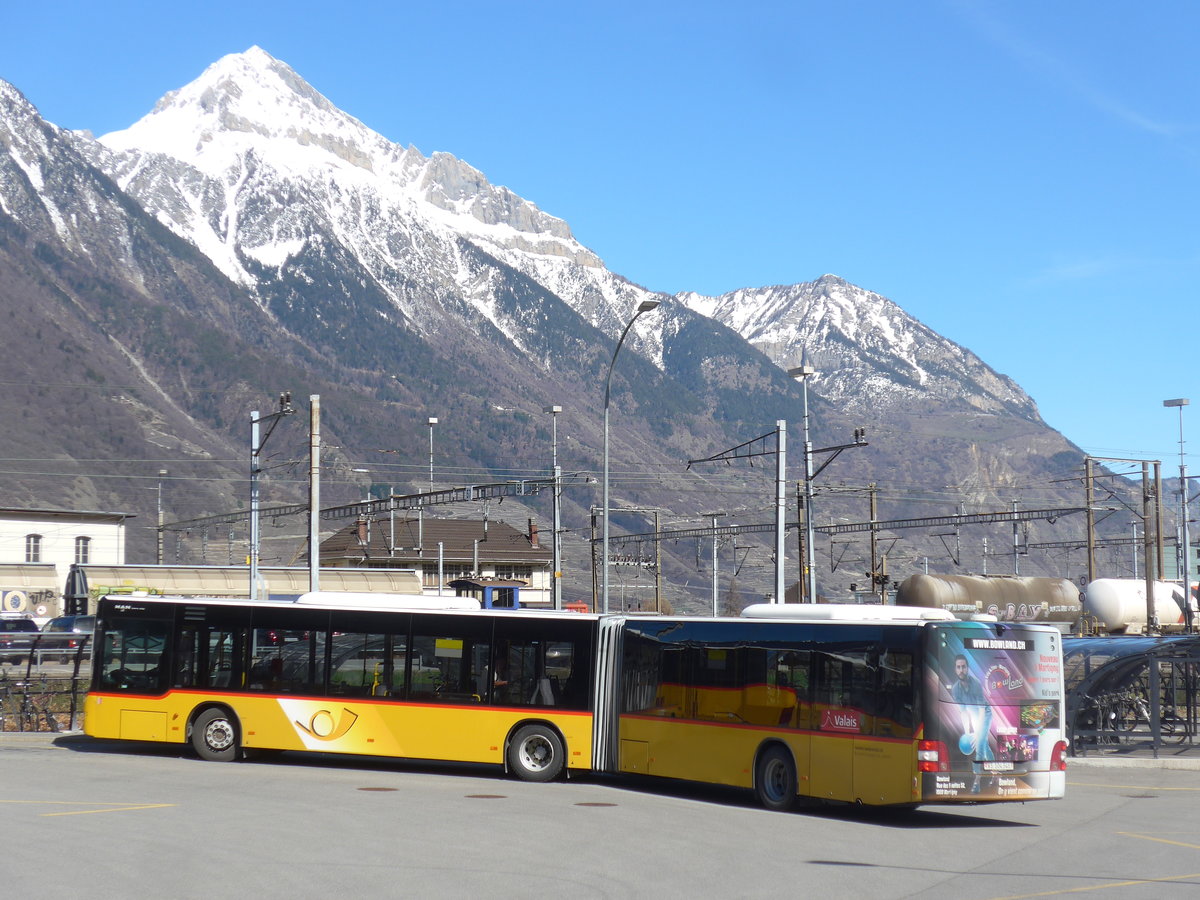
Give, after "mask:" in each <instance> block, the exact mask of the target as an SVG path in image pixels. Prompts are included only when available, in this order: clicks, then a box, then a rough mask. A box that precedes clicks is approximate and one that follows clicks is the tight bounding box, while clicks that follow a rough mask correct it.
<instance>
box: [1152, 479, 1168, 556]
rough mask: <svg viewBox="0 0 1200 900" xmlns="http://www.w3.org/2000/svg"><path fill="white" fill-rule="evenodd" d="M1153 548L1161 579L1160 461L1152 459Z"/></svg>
mask: <svg viewBox="0 0 1200 900" xmlns="http://www.w3.org/2000/svg"><path fill="white" fill-rule="evenodd" d="M1154 549H1155V554H1156V558H1157V560H1158V577H1159V580H1161V579H1162V577H1163V573H1164V572H1165V571H1166V569H1165V568H1164V567H1163V508H1162V463H1161V462H1160V461H1159V460H1155V461H1154Z"/></svg>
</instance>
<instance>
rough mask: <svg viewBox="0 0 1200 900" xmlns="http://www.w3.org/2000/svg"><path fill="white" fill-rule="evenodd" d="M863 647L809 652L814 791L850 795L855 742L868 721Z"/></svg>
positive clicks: (819, 794)
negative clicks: (812, 679)
mask: <svg viewBox="0 0 1200 900" xmlns="http://www.w3.org/2000/svg"><path fill="white" fill-rule="evenodd" d="M867 671H868V669H867V651H866V650H841V649H833V648H829V649H822V650H818V651H816V652H815V653H814V654H813V676H814V684H813V720H814V721H813V723H812V731H813V736H812V747H811V761H812V773H811V785H812V786H811V788H810V791H811V793H812V796H814V797H820V798H823V799H829V800H853V799H854V762H855V757H856V755H857V754H856V744H857V739H858V737H859V735H860V734H862V733H863V729H864V727H865V725H866V722H865V719H866V715H865V711H864V709H863V697H862V686H863V685H864V684H865V682H866V680H867Z"/></svg>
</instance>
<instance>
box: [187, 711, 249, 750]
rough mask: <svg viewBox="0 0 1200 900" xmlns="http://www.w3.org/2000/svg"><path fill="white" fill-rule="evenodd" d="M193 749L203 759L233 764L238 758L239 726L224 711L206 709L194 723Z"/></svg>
mask: <svg viewBox="0 0 1200 900" xmlns="http://www.w3.org/2000/svg"><path fill="white" fill-rule="evenodd" d="M192 749H194V750H195V751H196V755H197V756H199V757H200V758H201V759H207V760H211V761H212V762H233V760H235V759H237V756H238V739H237V726H236V725H234V723H233V717H232V716H230V714H229V713H228V711H226V710H224V709H206V710H205V711H204V712H202V713H200V715H198V716H197V717H196V721H195V722H193V723H192Z"/></svg>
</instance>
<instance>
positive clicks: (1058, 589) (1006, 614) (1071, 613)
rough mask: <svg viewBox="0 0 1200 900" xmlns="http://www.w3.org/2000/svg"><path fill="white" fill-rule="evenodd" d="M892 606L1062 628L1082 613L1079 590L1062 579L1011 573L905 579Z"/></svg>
mask: <svg viewBox="0 0 1200 900" xmlns="http://www.w3.org/2000/svg"><path fill="white" fill-rule="evenodd" d="M896 603H897V604H899V605H903V606H923V607H929V608H934V609H944V610H946V611H947V612H949V613H951V614H953V615H954V617H955V618H956V619H973V618H976V617H979V616H995V617H996V619H997V620H999V621H1001V622H1041V623H1047V624H1053V625H1058V626H1059V628H1060V629H1061V630H1067V629H1069V628H1070V627H1071V626H1073V625H1074V624H1075V623H1076V622H1077V621H1078V620H1079V616H1080V614H1081V612H1082V606H1081V604H1080V597H1079V588H1078V587H1076V586H1075V584H1074V583H1073V582H1071V581H1070V580H1069V579H1066V578H1039V577H1020V576H1012V575H996V576H987V575H910V576H909V577H908V578H906V579H904V581H903V582H902V583H901V585H900V587H899V589H898V591H897V593H896Z"/></svg>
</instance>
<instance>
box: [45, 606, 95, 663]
mask: <svg viewBox="0 0 1200 900" xmlns="http://www.w3.org/2000/svg"><path fill="white" fill-rule="evenodd" d="M95 630H96V617H95V616H57V617H55V618H53V619H51V620H50V621H49V622H47V623H46V624H45V625H43V626H42V634H53V635H56V637H54V638H51V639H50V640H44V641H42V643H41V646H42V647H43V648H44V649H46V650H51V651H58V652H60V653H61V656H60V657H59V662H68V661H69V660H70V658H71V657H72V656H74V655H75V651H76V650H78V649H79V647H80V646H81V645H82V644H84V643H85V641H86V643H87V646H88V652H89V653H90V652H91V641H90V640H88V639H87V638H84V637H74V635H88V636H89V637H90V635H91V634H92V632H94V631H95ZM57 635H61V637H58V636H57ZM68 635H70V636H68Z"/></svg>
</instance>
